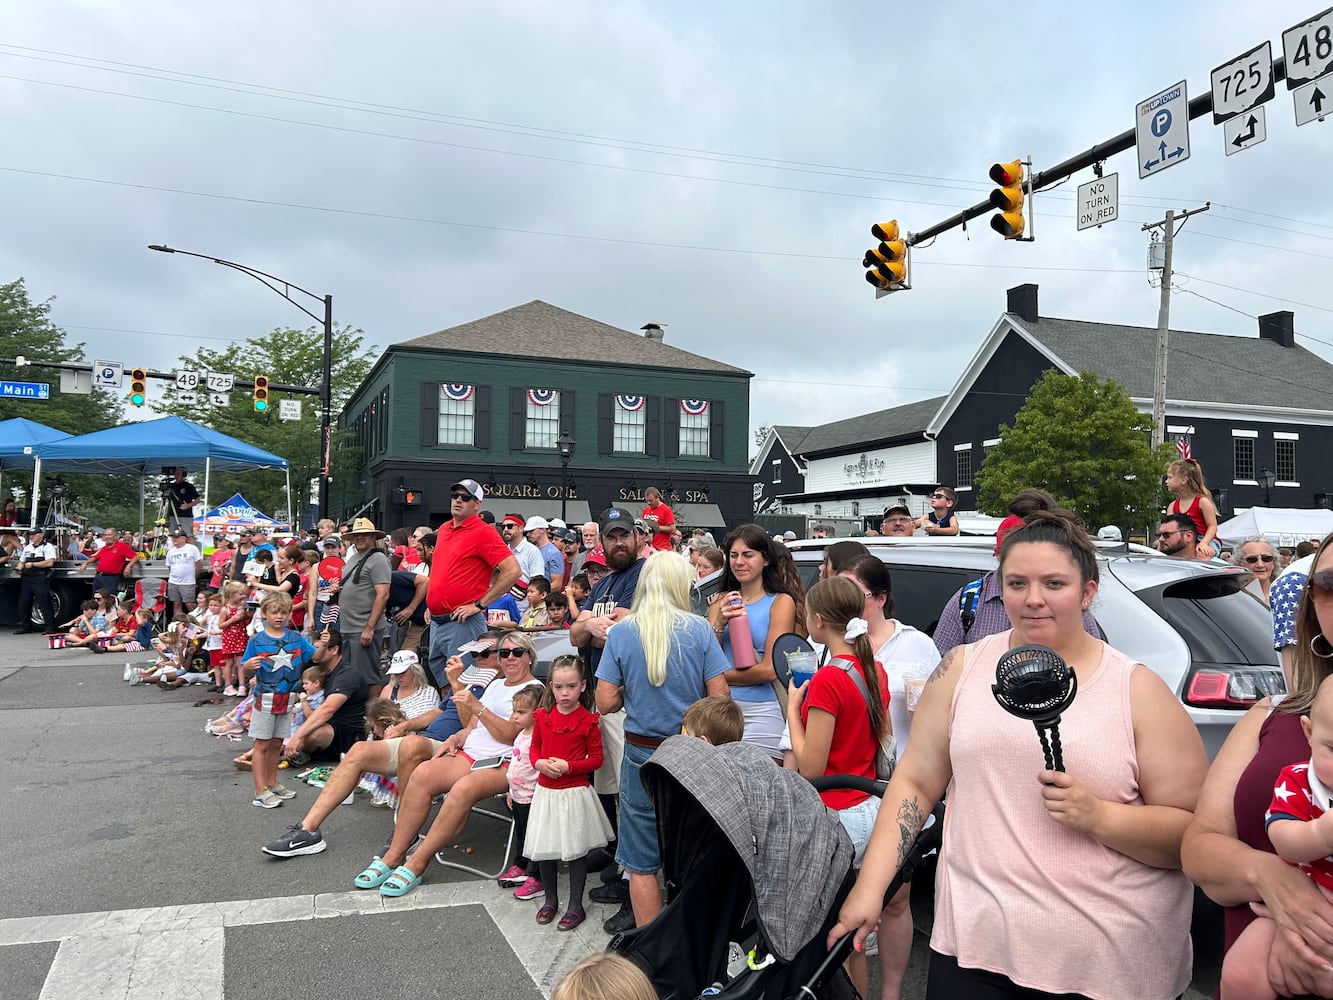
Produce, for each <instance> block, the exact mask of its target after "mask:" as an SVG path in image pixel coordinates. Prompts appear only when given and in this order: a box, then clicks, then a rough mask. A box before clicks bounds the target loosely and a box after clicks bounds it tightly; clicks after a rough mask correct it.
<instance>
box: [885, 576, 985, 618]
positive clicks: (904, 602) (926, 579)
mask: <svg viewBox="0 0 1333 1000" xmlns="http://www.w3.org/2000/svg"><path fill="white" fill-rule="evenodd" d="M889 573H890V575H891V576H892V577H893V617H894V618H897V619H898V620H899V621H900V622H906V623H907V624H908V625H911V626H913V627H915V628H918V629H920V630H921V631H922V632H925V633H926V634H927V635H934V634H935V626H936V625H938V624H939V621H940V614H941V613H942V612H944V611H945V610H946V607H945V606H946V605H948V604H950V603H951V602H950V598H951V597H953V595H954V592H955V591H957V590H958V589H959V588H961V587H963V586H965V585H966V584H967V583H969V582H971V581H972V580H975V579H977V578H978V577H980V576H981V575H982V574H981V573H980V572H979V571H976V570H957V569H941V568H937V567H933V566H932V567H926V566H894V565H892V564H890V565H889ZM947 613H949V614H958V603H957V602H956V601H954V602H952V606H951V607H949V608H948V609H947Z"/></svg>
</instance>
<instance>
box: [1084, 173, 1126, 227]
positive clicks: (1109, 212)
mask: <svg viewBox="0 0 1333 1000" xmlns="http://www.w3.org/2000/svg"><path fill="white" fill-rule="evenodd" d="M1077 205H1078V230H1079V232H1082V231H1083V230H1085V229H1091V228H1092V227H1093V226H1101V225H1104V224H1105V223H1108V222H1115V220H1116V219H1118V218H1120V175H1119V174H1107V175H1106V176H1105V177H1097V178H1094V179H1093V180H1090V181H1088V183H1086V184H1080V185H1079V186H1078V202H1077Z"/></svg>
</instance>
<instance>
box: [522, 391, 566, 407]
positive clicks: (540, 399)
mask: <svg viewBox="0 0 1333 1000" xmlns="http://www.w3.org/2000/svg"><path fill="white" fill-rule="evenodd" d="M559 398H560V390H559V389H529V390H528V400H529V401H530V402H531V403H532V405H533V406H550V405H551V404H552V403H554V402H555V401H556V400H557V399H559Z"/></svg>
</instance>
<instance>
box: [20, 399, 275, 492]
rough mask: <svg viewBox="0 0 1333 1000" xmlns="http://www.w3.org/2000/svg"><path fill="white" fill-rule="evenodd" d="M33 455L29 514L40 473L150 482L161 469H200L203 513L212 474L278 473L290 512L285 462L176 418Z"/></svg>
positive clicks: (44, 447)
mask: <svg viewBox="0 0 1333 1000" xmlns="http://www.w3.org/2000/svg"><path fill="white" fill-rule="evenodd" d="M34 451H35V452H36V462H35V470H36V471H35V475H34V477H33V487H32V493H33V497H32V509H33V510H34V511H35V510H36V509H37V495H38V489H39V484H40V481H41V475H42V473H43V472H91V473H99V472H100V473H102V474H104V475H111V476H129V475H137V476H141V477H142V476H149V475H154V476H155V475H157V474H158V472H159V470H160V469H162V468H164V467H167V466H177V465H180V466H185V467H187V468H188V467H190V466H195V467H198V466H199V465H200V464H202V465H203V468H204V489H203V500H204V506H205V507H207V506H208V481H209V477H210V476H211V475H212V473H213V472H214V471H218V472H244V471H246V470H248V469H282V470H283V472H284V473H285V474H286V479H287V509H288V510H290V509H291V499H292V482H291V473H290V470H289V469H288V467H287V460H286V459H285V458H279V457H278V456H277V455H274V454H272V453H270V452H267V451H264V450H263V449H262V448H256V447H255V446H254V445H251V444H246V443H245V442H244V441H238V440H236V439H235V438H233V437H228V436H227V435H226V434H222V433H220V432H218V431H215V430H212V429H211V428H208V427H204V426H202V425H200V424H195V423H191V422H190V421H188V420H183V419H181V418H180V417H162V418H160V419H158V420H145V421H143V422H141V423H132V424H122V425H121V426H120V427H112V428H109V429H107V430H104V431H94V432H93V433H91V434H81V435H79V436H78V437H67V438H65V439H63V440H60V441H54V442H51V443H47V444H41V445H38V446H37V447H36V448H34Z"/></svg>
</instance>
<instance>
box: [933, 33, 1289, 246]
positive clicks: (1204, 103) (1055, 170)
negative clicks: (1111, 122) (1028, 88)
mask: <svg viewBox="0 0 1333 1000" xmlns="http://www.w3.org/2000/svg"><path fill="white" fill-rule="evenodd" d="M1286 78H1287V63H1286V60H1285V59H1282V58H1281V57H1279V58H1277V59H1274V60H1273V81H1274V82H1275V83H1280V82H1281V81H1283V80H1285V79H1286ZM1212 111H1213V95H1212V91H1211V90H1210V91H1208V92H1206V93H1204V94H1201V95H1200V96H1198V97H1196V98H1194V99H1193V100H1192V101H1190V113H1189V118H1190V121H1193V120H1194V119H1195V118H1202V117H1203V116H1204V115H1208V114H1212ZM1136 141H1137V140H1136V136H1135V131H1134V129H1132V128H1130V129H1126V130H1125V131H1124V132H1121V133H1120V134H1119V135H1117V136H1115V137H1114V138H1111V139H1108V140H1106V141H1105V142H1100V143H1098V144H1097V145H1095V146H1093V147H1092V148H1091V149H1086V150H1084V151H1083V152H1081V153H1079V154H1078V155H1077V156H1071V157H1070V158H1069V159H1067V160H1065V161H1064V162H1063V163H1057V164H1056V165H1055V166H1053V167H1050V168H1049V169H1047V170H1042V171H1039V172H1038V173H1036V174H1033V175H1032V181H1031V188H1030V191H1031V192H1034V193H1035V192H1037V191H1040V190H1041V189H1042V188H1045V187H1050V186H1051V185H1052V184H1055V183H1057V182H1058V181H1062V180H1064V179H1065V178H1066V177H1070V176H1072V175H1074V174H1076V173H1078V172H1079V171H1080V170H1084V169H1086V168H1088V167H1092V166H1096V165H1097V164H1098V163H1101V162H1102V161H1104V160H1108V159H1110V158H1111V157H1112V156H1115V155H1116V154H1117V153H1123V152H1124V151H1125V150H1127V149H1133V148H1134V147H1135V145H1136ZM995 209H996V205H995V204H994V203H993V202H991V200H990V199H989V198H987V200H986V201H981V202H978V203H977V204H975V205H973V206H972V207H971V208H965V209H963V210H962V211H961V212H959V213H958V214H957V215H951V216H949V218H947V219H945V220H944V221H943V222H938V223H936V224H935V225H933V226H930V227H929V228H927V229H922V230H921V231H920V232H912V233H908V234H907V245H908V246H909V247H914V246H918V245H919V244H921V243H925V242H926V241H927V240H932V239H934V238H935V237H936V236H939V235H940V233H947V232H948V231H949V230H950V229H956V228H958V227H959V226H964V225H966V224H967V223H969V222H971V221H972V220H973V219H977V218H980V217H981V216H983V215H986V214H987V213H989V212H994V211H995Z"/></svg>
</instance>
